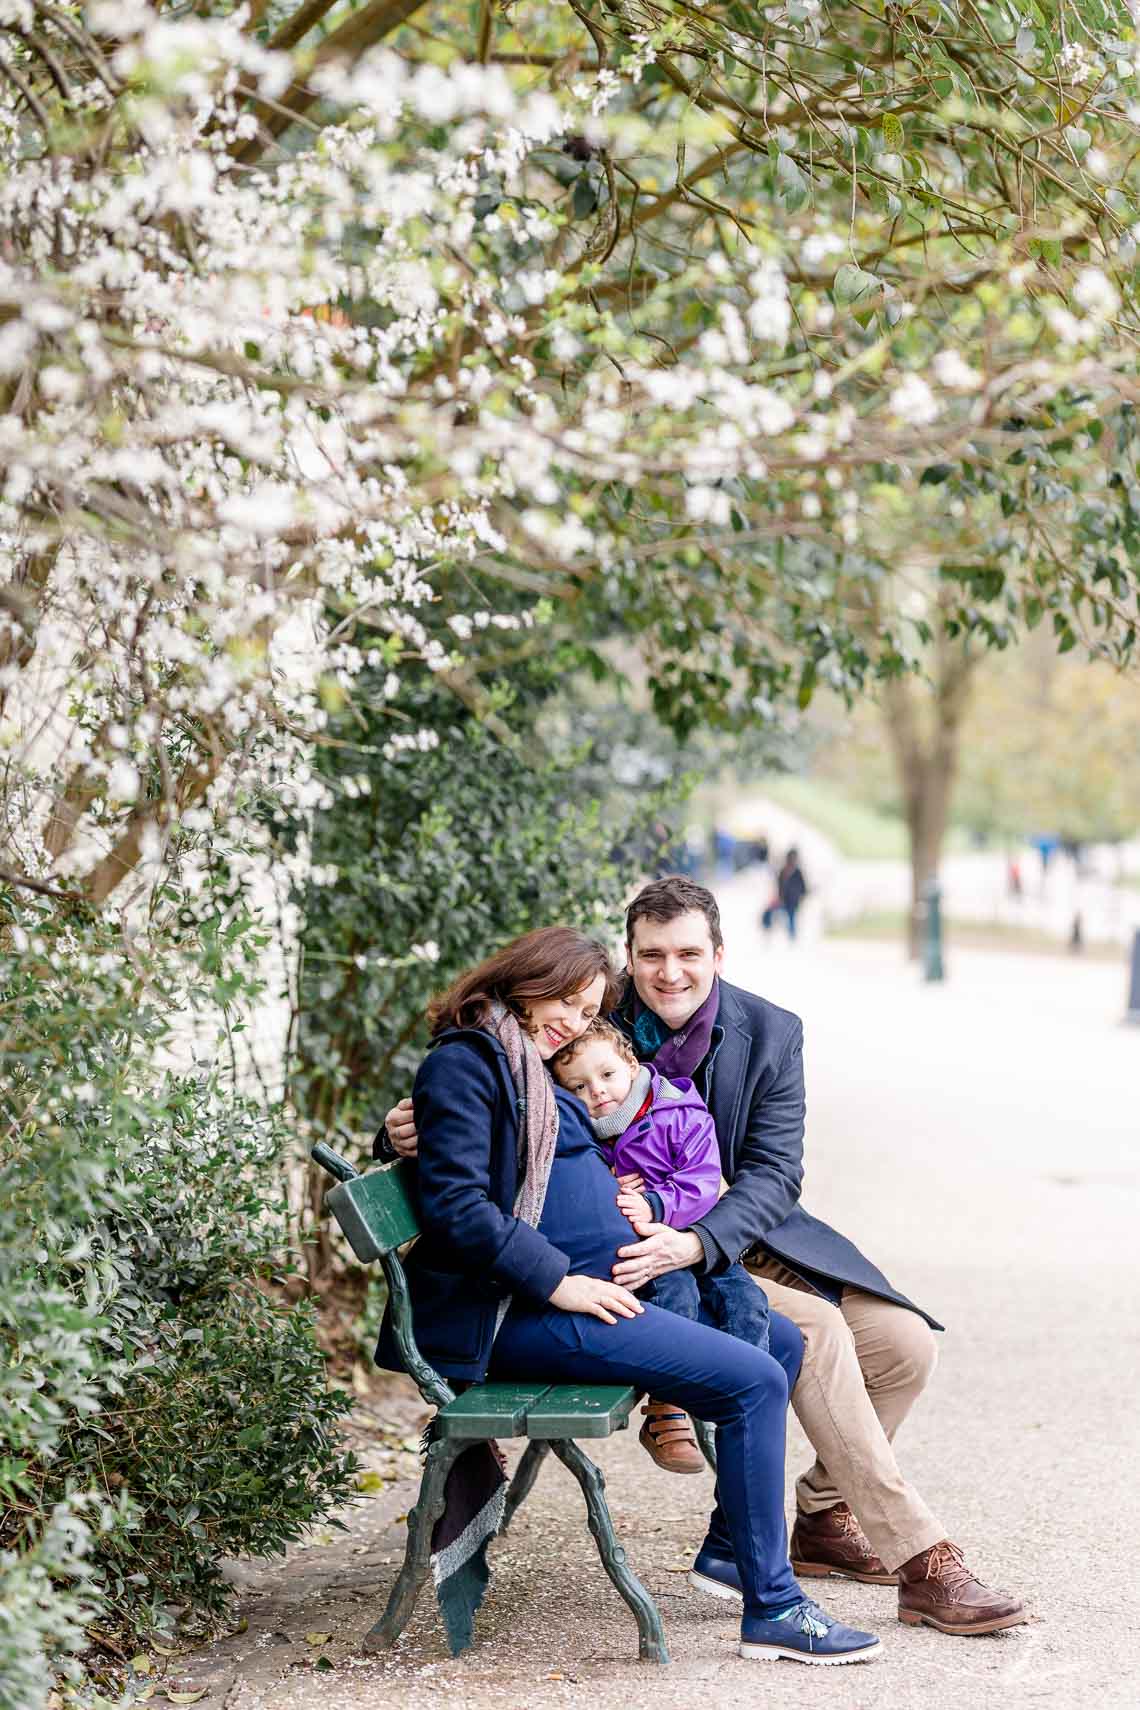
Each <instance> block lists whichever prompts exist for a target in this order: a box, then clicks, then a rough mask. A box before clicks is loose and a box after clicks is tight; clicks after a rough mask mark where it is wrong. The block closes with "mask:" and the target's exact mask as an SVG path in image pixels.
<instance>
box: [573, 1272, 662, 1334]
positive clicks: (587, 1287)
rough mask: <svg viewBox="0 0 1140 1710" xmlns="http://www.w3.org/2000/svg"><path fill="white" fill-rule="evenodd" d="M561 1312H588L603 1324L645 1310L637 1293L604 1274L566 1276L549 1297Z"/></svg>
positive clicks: (614, 1321)
mask: <svg viewBox="0 0 1140 1710" xmlns="http://www.w3.org/2000/svg"><path fill="white" fill-rule="evenodd" d="M550 1304H551V1306H557V1307H558V1309H559V1310H560V1311H561V1312H588V1313H590V1315H591V1316H592V1317H594V1318H600V1319H601V1321H602V1323H603V1324H616V1323H617V1321H618V1319H619V1318H636V1317H637V1316H638V1314H639V1313H642V1312H644V1311H645V1308H644V1306H642V1304H641V1302H640V1300H638V1298H637V1296H636V1295H633V1294H630V1292H629V1290H628V1289H625V1288H619V1287H618V1285H617V1283H612V1282H606V1281H605V1280H604V1278H602V1277H563V1279H562V1281H561V1282H560V1283H559V1285H558V1287H557V1288H556V1289H555V1291H554V1293H553V1294H552V1295H551V1297H550Z"/></svg>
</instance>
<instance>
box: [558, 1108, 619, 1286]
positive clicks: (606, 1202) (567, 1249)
mask: <svg viewBox="0 0 1140 1710" xmlns="http://www.w3.org/2000/svg"><path fill="white" fill-rule="evenodd" d="M617 1191H618V1187H617V1182H616V1181H615V1180H614V1178H613V1176H612V1175H611V1174H610V1172H609V1170H608V1169H607V1167H606V1165H605V1162H604V1161H603V1159H602V1156H601V1154H600V1152H599V1151H598V1149H597V1146H596V1145H595V1144H594V1139H593V1136H592V1134H590V1132H589V1130H588V1129H587V1130H586V1131H585V1132H584V1133H583V1132H581V1130H580V1129H579V1128H578V1127H577V1125H574V1126H572V1125H571V1124H570V1123H569V1122H568V1121H567V1118H566V1112H565V1111H563V1113H562V1124H561V1132H560V1133H559V1137H558V1150H557V1152H556V1153H555V1155H554V1163H553V1165H552V1167H551V1171H550V1185H549V1186H548V1188H547V1190H546V1203H545V1205H544V1207H543V1211H542V1217H541V1219H540V1221H539V1225H538V1227H539V1229H540V1231H541V1233H542V1234H543V1235H545V1236H546V1238H547V1240H548V1241H552V1242H553V1243H554V1245H555V1246H556V1247H560V1248H561V1249H562V1251H563V1252H564V1253H565V1254H566V1256H567V1258H568V1259H569V1260H570V1271H571V1274H572V1275H575V1276H591V1277H608V1276H609V1274H610V1272H611V1270H612V1269H613V1265H614V1260H615V1258H616V1256H617V1250H618V1248H619V1247H625V1246H628V1244H629V1243H630V1241H635V1240H636V1239H637V1236H636V1235H635V1234H634V1232H633V1230H632V1228H631V1227H630V1225H629V1223H628V1222H627V1221H626V1219H625V1218H624V1217H623V1216H622V1214H621V1212H620V1211H619V1210H618V1208H617Z"/></svg>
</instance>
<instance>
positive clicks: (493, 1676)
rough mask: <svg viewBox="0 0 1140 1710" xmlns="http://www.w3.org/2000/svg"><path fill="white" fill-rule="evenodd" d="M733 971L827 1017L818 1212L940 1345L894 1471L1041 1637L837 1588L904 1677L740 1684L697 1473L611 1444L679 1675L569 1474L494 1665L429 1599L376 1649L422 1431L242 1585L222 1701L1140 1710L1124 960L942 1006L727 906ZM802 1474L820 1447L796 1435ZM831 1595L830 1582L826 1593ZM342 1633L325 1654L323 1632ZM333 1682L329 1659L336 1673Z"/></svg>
mask: <svg viewBox="0 0 1140 1710" xmlns="http://www.w3.org/2000/svg"><path fill="white" fill-rule="evenodd" d="M726 901H727V903H728V908H727V911H726V912H727V914H728V916H729V923H730V927H732V928H734V929H735V935H734V937H733V938H731V939H730V942H732V943H734V947H735V955H734V957H733V959H732V961H731V963H730V966H729V969H728V972H729V975H730V977H732V976H735V977H736V978H737V979H739V980H741V981H742V982H746V983H748V984H750V985H752V986H753V987H754V988H755V989H759V990H762V991H764V992H765V993H766V994H767V995H769V996H770V997H772V998H773V999H774V1000H775V1001H777V1002H781V1003H785V1004H787V1005H788V1006H789V1007H791V1008H794V1009H796V1010H797V1011H799V1013H800V1014H802V1015H803V1016H804V1018H805V1022H806V1025H807V1040H808V1046H807V1072H808V1091H809V1126H808V1134H809V1142H808V1159H809V1170H808V1179H807V1184H806V1189H805V1196H804V1197H805V1201H806V1203H807V1204H808V1205H809V1206H810V1207H811V1208H812V1209H813V1210H814V1211H816V1212H817V1213H819V1214H820V1215H822V1216H824V1217H827V1218H830V1219H833V1220H834V1221H835V1222H836V1223H838V1224H839V1225H840V1226H841V1227H842V1228H843V1229H844V1230H845V1231H846V1232H847V1233H849V1234H850V1235H852V1236H853V1237H854V1238H855V1239H857V1240H858V1241H860V1243H861V1244H863V1245H864V1246H865V1248H866V1249H867V1251H868V1252H869V1253H871V1254H872V1255H874V1257H875V1258H876V1259H877V1260H878V1261H879V1262H880V1263H881V1264H882V1265H883V1266H884V1268H885V1269H886V1270H887V1271H888V1272H889V1273H890V1274H891V1275H892V1276H893V1277H894V1278H895V1279H896V1280H897V1281H898V1282H899V1283H900V1285H902V1286H905V1287H906V1288H907V1290H908V1291H909V1292H910V1293H912V1294H913V1295H914V1296H916V1297H917V1298H918V1299H919V1300H921V1301H922V1302H923V1303H924V1304H926V1305H928V1306H929V1307H930V1308H931V1310H932V1311H934V1312H935V1313H936V1314H937V1315H938V1316H940V1317H941V1318H943V1319H944V1320H945V1321H946V1323H947V1324H948V1325H949V1326H950V1334H948V1335H947V1336H946V1337H945V1339H944V1341H943V1355H942V1361H941V1367H940V1370H939V1372H938V1374H937V1375H936V1377H935V1380H934V1384H933V1387H932V1391H931V1393H930V1394H929V1395H928V1397H927V1398H926V1399H925V1400H924V1402H923V1404H922V1405H921V1406H920V1408H919V1410H918V1411H917V1413H916V1416H915V1417H914V1418H913V1419H912V1421H911V1422H910V1423H909V1425H908V1426H907V1428H906V1430H905V1432H904V1436H903V1439H902V1443H901V1445H900V1447H901V1453H902V1457H903V1459H904V1463H905V1465H906V1467H907V1469H908V1471H909V1472H910V1474H911V1476H912V1477H913V1478H914V1479H915V1480H916V1481H917V1482H918V1483H919V1484H920V1485H921V1487H922V1488H923V1490H924V1491H925V1493H926V1494H927V1496H928V1498H929V1500H930V1501H931V1502H932V1503H933V1504H934V1505H935V1506H936V1507H937V1508H938V1510H939V1511H940V1512H941V1513H942V1514H944V1516H945V1517H946V1524H947V1527H948V1529H949V1531H950V1533H951V1535H952V1536H953V1537H954V1538H956V1539H957V1540H958V1541H959V1542H960V1543H961V1544H962V1545H963V1546H964V1548H965V1549H966V1551H967V1553H968V1557H969V1559H970V1560H971V1562H973V1563H975V1564H976V1565H977V1567H978V1568H979V1569H980V1570H981V1571H983V1572H984V1573H985V1574H986V1575H987V1576H988V1577H989V1578H990V1579H991V1580H992V1581H993V1582H994V1583H996V1584H1000V1585H1006V1586H1011V1587H1016V1588H1017V1589H1019V1590H1020V1591H1021V1592H1023V1593H1024V1594H1025V1595H1026V1596H1027V1598H1028V1599H1029V1601H1030V1603H1031V1605H1032V1608H1033V1611H1034V1614H1035V1620H1034V1622H1033V1624H1032V1625H1030V1626H1028V1627H1024V1628H1020V1629H1018V1630H1016V1631H1013V1632H1010V1633H1006V1634H999V1635H994V1636H992V1637H988V1638H981V1639H972V1640H964V1639H949V1638H945V1637H942V1636H940V1635H938V1634H935V1633H932V1632H929V1631H927V1630H925V1629H912V1628H904V1627H902V1626H900V1625H899V1623H898V1622H897V1620H896V1619H895V1617H894V1609H893V1601H892V1594H891V1593H890V1592H889V1591H887V1590H880V1589H875V1588H871V1587H863V1586H857V1585H851V1584H847V1583H845V1582H842V1581H839V1580H833V1581H830V1582H828V1584H827V1586H826V1588H825V1601H826V1603H827V1605H828V1607H829V1608H830V1609H831V1610H832V1611H833V1612H834V1613H835V1614H837V1615H839V1616H841V1617H842V1618H843V1619H845V1620H847V1621H852V1622H857V1623H858V1624H860V1625H864V1626H867V1627H870V1628H873V1629H874V1630H875V1631H876V1632H878V1633H880V1634H881V1635H882V1637H883V1639H884V1641H885V1644H886V1647H887V1654H886V1656H885V1658H884V1659H883V1660H882V1661H881V1662H879V1663H877V1664H874V1665H865V1666H863V1667H858V1668H844V1669H837V1670H818V1669H806V1668H803V1667H798V1666H796V1665H794V1664H791V1663H784V1664H768V1665H766V1666H761V1665H758V1664H754V1663H746V1662H743V1661H741V1660H740V1659H739V1658H738V1657H737V1656H736V1655H735V1650H734V1638H735V1628H734V1622H733V1620H732V1618H731V1613H730V1612H729V1611H728V1610H727V1608H726V1606H725V1605H723V1604H719V1603H716V1602H712V1601H709V1600H707V1599H705V1598H703V1597H701V1596H699V1595H698V1594H696V1593H694V1592H692V1591H690V1590H689V1588H688V1586H687V1584H686V1581H685V1578H684V1572H683V1569H684V1568H685V1567H686V1566H687V1564H688V1561H689V1559H690V1558H691V1555H692V1552H693V1549H694V1547H695V1545H696V1544H697V1542H698V1541H699V1539H700V1537H701V1534H702V1530H703V1525H704V1517H705V1514H706V1512H707V1509H708V1506H709V1499H710V1486H709V1481H708V1479H707V1478H704V1477H702V1478H688V1479H679V1478H670V1477H668V1476H667V1475H665V1474H662V1473H660V1472H658V1471H657V1470H656V1469H655V1468H654V1467H653V1466H652V1465H651V1463H650V1462H649V1461H648V1459H647V1458H646V1457H645V1456H644V1455H643V1454H642V1452H641V1451H640V1449H639V1448H638V1446H637V1443H636V1440H635V1438H634V1436H633V1434H632V1433H629V1434H626V1435H624V1436H622V1437H618V1438H615V1439H613V1440H612V1441H611V1442H609V1443H603V1444H601V1445H599V1446H598V1447H599V1454H598V1459H599V1461H600V1462H601V1464H602V1465H603V1467H604V1469H605V1472H606V1475H607V1478H608V1480H609V1492H610V1496H611V1500H612V1505H613V1509H614V1514H615V1518H616V1521H617V1524H618V1528H619V1531H620V1533H621V1535H622V1537H623V1539H624V1541H625V1543H626V1545H627V1546H628V1549H629V1553H630V1556H631V1559H632V1561H633V1563H634V1565H635V1567H636V1569H637V1571H638V1572H639V1573H640V1574H641V1575H642V1576H643V1578H644V1579H645V1581H646V1583H647V1584H648V1585H649V1586H650V1587H651V1589H652V1590H653V1592H654V1593H655V1594H656V1595H657V1596H658V1598H659V1599H660V1602H661V1607H662V1610H663V1613H664V1616H665V1621H666V1626H667V1629H668V1635H669V1642H670V1645H671V1648H672V1652H673V1657H674V1661H673V1664H672V1666H671V1667H670V1668H669V1669H667V1670H661V1671H656V1670H651V1669H650V1668H648V1667H644V1666H640V1665H638V1664H637V1663H636V1662H635V1661H634V1660H633V1658H634V1656H635V1652H636V1636H635V1631H634V1627H633V1623H632V1621H631V1620H630V1619H629V1617H628V1615H627V1612H626V1610H625V1608H624V1605H623V1604H622V1603H621V1602H620V1600H619V1599H618V1598H617V1596H616V1594H615V1593H614V1592H613V1590H612V1588H611V1587H610V1585H609V1582H608V1581H607V1580H606V1579H605V1577H604V1575H603V1574H602V1572H601V1570H600V1567H599V1565H598V1563H597V1559H596V1556H595V1555H594V1552H593V1545H592V1542H591V1540H590V1539H589V1536H588V1534H587V1533H586V1530H585V1527H584V1525H583V1524H582V1519H581V1514H580V1508H579V1495H578V1490H577V1487H576V1486H575V1485H573V1484H572V1483H571V1481H570V1479H569V1477H568V1475H567V1474H566V1473H564V1471H563V1470H562V1469H561V1468H560V1467H557V1466H550V1465H548V1467H547V1469H546V1470H545V1471H544V1473H543V1476H542V1479H541V1480H540V1483H539V1485H538V1487H537V1489H536V1491H535V1494H534V1495H533V1497H532V1498H531V1500H530V1502H529V1503H528V1505H527V1506H526V1507H525V1508H524V1509H523V1510H522V1511H521V1513H520V1515H519V1516H518V1519H517V1520H516V1523H515V1527H514V1530H513V1532H512V1535H511V1536H510V1538H509V1539H507V1540H504V1543H503V1545H502V1546H501V1547H499V1548H498V1549H497V1551H496V1554H495V1577H494V1580H493V1582H492V1587H491V1591H490V1594H489V1597H488V1601H487V1604H486V1605H485V1608H484V1611H483V1614H482V1616H481V1617H480V1624H479V1638H478V1642H477V1644H476V1647H475V1649H474V1651H473V1652H472V1653H471V1654H469V1655H468V1657H466V1658H465V1659H463V1660H461V1661H453V1660H451V1659H450V1658H449V1657H448V1656H447V1654H446V1650H445V1648H444V1646H443V1643H442V1639H441V1633H440V1627H439V1623H438V1620H437V1617H436V1614H435V1611H434V1609H433V1608H432V1604H431V1599H430V1597H425V1599H424V1600H423V1603H422V1606H421V1608H420V1610H419V1611H418V1612H417V1615H416V1617H415V1619H414V1621H413V1624H412V1626H411V1628H410V1629H409V1631H408V1633H407V1634H406V1635H405V1637H404V1639H403V1640H402V1641H401V1643H400V1645H399V1646H398V1648H397V1650H396V1651H395V1652H394V1653H393V1654H392V1655H391V1656H390V1657H387V1658H383V1659H375V1658H362V1657H360V1656H359V1655H358V1640H359V1636H360V1634H361V1633H362V1632H363V1630H364V1629H365V1628H366V1627H367V1626H368V1625H369V1624H370V1623H371V1621H372V1619H374V1617H375V1615H376V1613H378V1611H379V1609H380V1607H381V1605H382V1600H383V1596H384V1592H385V1589H386V1587H387V1584H388V1583H389V1581H390V1579H391V1577H392V1575H393V1574H394V1572H395V1568H396V1564H397V1562H398V1560H399V1555H400V1552H401V1550H402V1547H403V1537H404V1528H403V1526H402V1524H401V1523H399V1520H398V1517H399V1516H402V1515H403V1513H404V1512H405V1510H406V1509H407V1507H408V1506H409V1504H410V1503H411V1501H412V1499H413V1495H414V1488H415V1487H414V1482H413V1480H414V1473H415V1468H416V1462H415V1458H414V1455H413V1454H412V1453H411V1452H410V1450H409V1448H408V1447H401V1444H402V1443H403V1444H407V1445H411V1444H412V1442H413V1439H414V1432H415V1429H416V1426H417V1424H418V1422H419V1419H420V1418H421V1417H422V1410H421V1409H419V1407H418V1403H417V1402H416V1400H415V1399H414V1397H413V1398H410V1399H409V1398H408V1397H407V1396H406V1394H405V1395H404V1397H403V1399H401V1400H400V1401H399V1402H398V1403H396V1404H395V1405H394V1408H393V1404H387V1415H388V1417H391V1416H392V1414H393V1411H394V1414H395V1417H396V1424H395V1427H394V1430H390V1431H389V1433H388V1435H387V1436H386V1437H381V1436H378V1435H374V1436H373V1437H372V1438H371V1439H370V1444H371V1446H370V1449H369V1455H370V1458H371V1460H372V1463H373V1465H374V1467H375V1468H376V1470H377V1471H378V1472H380V1473H381V1474H382V1475H383V1477H384V1478H385V1479H386V1480H393V1481H394V1482H390V1483H387V1484H386V1485H385V1488H384V1489H383V1490H382V1491H380V1492H379V1494H376V1495H371V1496H368V1497H367V1498H365V1499H364V1500H363V1501H362V1502H361V1503H360V1505H359V1506H358V1507H357V1508H356V1509H354V1510H353V1511H351V1512H350V1513H349V1514H348V1515H347V1516H346V1518H347V1522H348V1525H349V1528H350V1529H349V1531H348V1533H347V1534H337V1533H334V1532H329V1533H327V1534H324V1535H323V1538H318V1539H317V1540H316V1541H314V1542H313V1543H312V1544H311V1545H310V1546H309V1547H308V1548H305V1549H301V1550H294V1551H291V1552H290V1555H289V1559H288V1561H287V1562H285V1563H284V1564H281V1563H269V1564H255V1565H253V1566H244V1565H243V1566H241V1567H240V1569H238V1570H236V1571H237V1574H238V1577H239V1580H240V1583H241V1590H240V1592H239V1597H238V1601H237V1607H236V1613H237V1614H238V1615H239V1616H240V1617H241V1618H242V1619H243V1620H245V1621H246V1622H247V1623H248V1626H247V1628H246V1630H245V1631H243V1632H241V1633H239V1634H238V1635H236V1636H235V1637H233V1638H231V1639H229V1640H227V1641H224V1642H223V1643H222V1644H220V1645H217V1646H214V1647H212V1648H211V1649H210V1650H208V1651H206V1652H202V1653H198V1654H196V1655H194V1656H190V1657H185V1658H181V1659H176V1660H175V1661H174V1662H173V1663H172V1669H174V1670H176V1671H177V1673H172V1674H171V1676H170V1677H169V1678H170V1681H171V1684H172V1685H173V1684H177V1685H178V1686H179V1687H181V1688H183V1689H185V1688H187V1687H190V1686H198V1687H202V1686H209V1688H210V1691H209V1694H208V1696H207V1697H206V1698H204V1699H202V1700H201V1701H200V1702H201V1705H202V1710H222V1707H223V1706H224V1707H225V1710H318V1707H319V1710H381V1707H384V1710H413V1707H414V1710H442V1707H443V1706H445V1705H447V1706H451V1705H454V1704H456V1703H463V1704H465V1705H467V1706H470V1707H472V1710H492V1707H494V1710H546V1707H552V1710H553V1707H555V1706H559V1707H560V1706H564V1705H581V1706H583V1707H586V1706H588V1707H589V1710H631V1707H632V1706H636V1705H637V1704H638V1703H641V1702H644V1703H645V1704H646V1706H647V1707H648V1706H652V1710H692V1707H693V1706H694V1705H696V1704H698V1703H703V1704H705V1705H707V1706H709V1707H710V1710H738V1707H739V1710H744V1707H745V1706H748V1707H749V1710H751V1707H752V1706H754V1705H756V1704H757V1703H763V1702H774V1703H777V1704H779V1705H780V1706H781V1710H800V1707H801V1706H802V1707H803V1710H808V1707H811V1710H820V1707H822V1706H827V1707H829V1710H830V1707H838V1710H864V1707H866V1710H871V1707H872V1706H873V1707H875V1710H909V1707H910V1706H912V1705H913V1706H916V1707H917V1706H920V1705H921V1706H923V1707H924V1710H925V1707H926V1706H929V1705H932V1704H933V1705H936V1706H938V1707H940V1710H942V1707H948V1710H959V1707H961V1710H1019V1707H1021V1706H1032V1707H1034V1710H1037V1707H1040V1706H1057V1707H1058V1710H1061V1707H1065V1710H1068V1707H1069V1706H1071V1705H1074V1704H1076V1703H1084V1704H1088V1705H1095V1706H1096V1707H1097V1710H1135V1707H1136V1705H1137V1704H1140V1642H1138V1636H1137V1635H1138V1628H1140V1621H1138V1618H1137V1609H1138V1605H1140V1570H1138V1566H1137V1563H1138V1554H1137V1547H1136V1546H1137V1539H1138V1538H1140V1482H1138V1481H1137V1479H1136V1467H1137V1465H1138V1464H1140V1381H1138V1380H1140V1314H1138V1312H1137V1307H1136V1302H1137V1297H1138V1294H1140V1275H1138V1270H1140V1261H1138V1251H1140V1120H1138V1115H1137V1105H1138V1100H1137V1088H1138V1087H1140V1030H1136V1029H1126V1028H1123V1027H1121V1026H1120V1025H1119V1022H1120V1016H1121V1013H1122V1009H1123V1000H1124V974H1123V968H1121V969H1119V970H1118V969H1116V968H1114V967H1111V966H1102V965H1088V966H1074V964H1073V963H1072V962H1071V961H1069V960H1067V959H1062V958H1059V959H1058V960H1057V961H1056V962H1054V961H1053V960H1052V959H1050V958H1042V957H1032V958H1027V959H1022V958H1020V957H1013V956H1003V955H994V954H989V953H982V952H959V953H958V954H957V955H956V956H955V958H954V962H953V979H952V981H951V982H950V983H948V984H947V985H946V986H945V987H942V988H930V987H923V986H922V985H921V984H919V983H918V982H917V980H916V978H915V976H914V974H913V973H912V971H911V970H910V969H909V968H907V967H906V966H905V964H903V963H902V962H901V961H900V959H899V957H898V954H897V952H896V951H894V950H893V949H890V948H886V947H879V946H867V945H862V944H839V945H823V946H820V947H805V949H804V950H802V951H801V950H792V949H790V948H786V947H779V948H777V947H775V946H773V947H772V948H770V949H764V948H761V947H760V946H759V945H758V943H757V942H756V937H755V934H754V933H753V931H752V930H751V928H750V926H749V924H748V916H749V913H750V912H751V904H750V901H749V899H748V898H747V896H746V895H745V896H742V898H741V899H740V900H739V901H734V900H733V899H732V898H727V899H726ZM789 1451H790V1452H789V1474H791V1472H792V1470H794V1469H797V1468H799V1467H800V1466H801V1465H802V1464H803V1462H804V1460H805V1457H806V1454H807V1450H806V1445H805V1443H804V1441H803V1438H802V1436H801V1434H800V1432H799V1430H798V1427H797V1426H796V1425H795V1424H794V1423H793V1425H792V1428H791V1431H790V1438H789ZM813 1583H814V1582H813ZM322 1635H325V1636H324V1637H322ZM322 1657H323V1658H325V1659H327V1664H331V1667H328V1666H327V1665H326V1666H324V1667H322V1666H321V1664H320V1663H319V1661H318V1659H320V1658H322Z"/></svg>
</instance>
